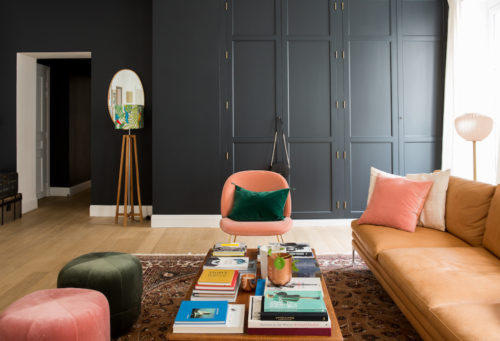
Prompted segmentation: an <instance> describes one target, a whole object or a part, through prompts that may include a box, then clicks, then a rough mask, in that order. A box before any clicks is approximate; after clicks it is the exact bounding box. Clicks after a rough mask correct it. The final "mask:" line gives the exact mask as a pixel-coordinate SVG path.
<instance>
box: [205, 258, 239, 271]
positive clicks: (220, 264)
mask: <svg viewBox="0 0 500 341" xmlns="http://www.w3.org/2000/svg"><path fill="white" fill-rule="evenodd" d="M248 264H249V261H248V257H208V258H207V260H206V262H205V264H204V265H203V269H222V270H240V271H241V270H243V271H246V270H248Z"/></svg>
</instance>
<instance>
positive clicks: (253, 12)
mask: <svg viewBox="0 0 500 341" xmlns="http://www.w3.org/2000/svg"><path fill="white" fill-rule="evenodd" d="M275 9H276V2H275V1H274V0H251V1H248V0H234V1H233V3H232V10H233V27H232V32H233V35H242V36H244V35H250V36H260V35H274V34H276V12H275Z"/></svg>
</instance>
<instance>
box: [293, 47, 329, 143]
mask: <svg viewBox="0 0 500 341" xmlns="http://www.w3.org/2000/svg"><path fill="white" fill-rule="evenodd" d="M288 45H289V46H288V59H289V63H290V64H289V67H288V93H289V100H288V101H289V108H290V109H289V111H290V114H289V115H290V137H328V136H330V120H331V112H330V111H331V103H330V96H331V87H330V85H331V79H330V44H329V42H328V41H290V42H289V43H288Z"/></svg>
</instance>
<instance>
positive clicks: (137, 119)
mask: <svg viewBox="0 0 500 341" xmlns="http://www.w3.org/2000/svg"><path fill="white" fill-rule="evenodd" d="M143 108H144V107H143V106H142V105H123V106H118V105H117V106H116V108H115V113H118V115H119V116H120V113H121V112H123V117H124V118H123V119H120V118H119V119H117V120H116V123H115V126H116V129H124V128H123V127H126V128H125V129H127V130H128V134H126V135H123V137H122V152H121V156H120V172H119V173H118V190H117V194H116V212H115V224H117V223H118V217H120V216H123V226H127V221H128V218H132V220H134V219H135V217H139V220H140V221H141V223H142V221H143V218H142V201H141V186H140V184H139V164H138V160H137V138H136V136H135V135H131V134H130V129H140V128H143V127H144V119H143V117H144V115H143ZM124 122H128V124H124ZM134 171H135V181H136V182H135V183H136V194H137V203H138V205H139V212H138V213H135V212H134ZM124 172H125V177H122V176H123V173H124ZM122 179H123V183H124V191H123V213H120V211H119V210H120V192H121V188H122ZM129 185H130V187H129ZM129 205H130V211H129V208H128V206H129Z"/></svg>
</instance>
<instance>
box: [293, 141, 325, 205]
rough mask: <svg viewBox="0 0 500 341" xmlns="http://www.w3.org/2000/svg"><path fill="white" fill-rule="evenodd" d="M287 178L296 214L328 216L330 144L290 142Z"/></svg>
mask: <svg viewBox="0 0 500 341" xmlns="http://www.w3.org/2000/svg"><path fill="white" fill-rule="evenodd" d="M290 153H291V154H290V159H291V160H292V162H293V168H292V170H293V172H292V174H291V176H290V186H291V187H292V188H294V189H295V190H294V191H293V192H292V198H293V202H292V204H293V211H294V212H295V213H316V214H318V213H326V214H328V213H331V211H332V199H331V188H332V173H331V162H332V159H331V149H330V144H329V143H291V144H290Z"/></svg>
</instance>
